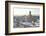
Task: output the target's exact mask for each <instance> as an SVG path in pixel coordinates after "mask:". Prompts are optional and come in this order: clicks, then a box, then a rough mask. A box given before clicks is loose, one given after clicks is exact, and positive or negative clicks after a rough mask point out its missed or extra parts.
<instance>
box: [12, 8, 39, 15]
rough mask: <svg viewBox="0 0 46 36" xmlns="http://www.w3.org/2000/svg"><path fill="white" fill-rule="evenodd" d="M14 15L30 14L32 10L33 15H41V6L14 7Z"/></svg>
mask: <svg viewBox="0 0 46 36" xmlns="http://www.w3.org/2000/svg"><path fill="white" fill-rule="evenodd" d="M13 11H14V16H22V15H29V11H31V14H32V15H40V8H14V10H13Z"/></svg>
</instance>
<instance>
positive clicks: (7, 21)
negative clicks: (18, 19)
mask: <svg viewBox="0 0 46 36" xmlns="http://www.w3.org/2000/svg"><path fill="white" fill-rule="evenodd" d="M9 2H10V3H26V4H42V5H43V31H34V32H22V33H9V29H8V28H9V27H8V26H9V20H8V18H9V16H8V15H9V14H8V13H9V10H8V3H9ZM44 32H45V3H37V2H22V1H5V35H16V34H32V33H34V34H35V33H44Z"/></svg>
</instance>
